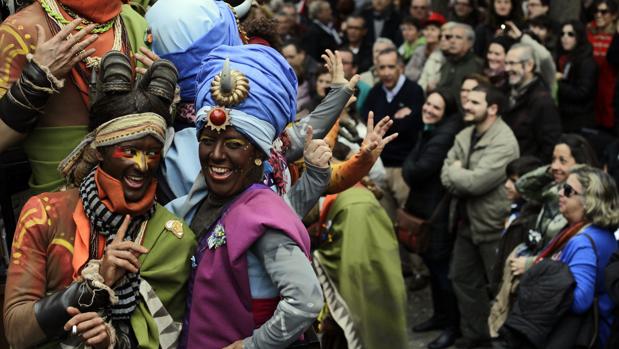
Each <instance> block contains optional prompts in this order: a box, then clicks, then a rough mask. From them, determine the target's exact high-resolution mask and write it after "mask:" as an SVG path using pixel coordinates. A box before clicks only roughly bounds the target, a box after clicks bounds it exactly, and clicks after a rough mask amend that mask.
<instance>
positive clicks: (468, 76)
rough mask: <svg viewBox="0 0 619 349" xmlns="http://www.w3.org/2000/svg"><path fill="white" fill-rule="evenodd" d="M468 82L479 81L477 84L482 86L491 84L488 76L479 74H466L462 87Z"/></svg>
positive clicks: (461, 82)
mask: <svg viewBox="0 0 619 349" xmlns="http://www.w3.org/2000/svg"><path fill="white" fill-rule="evenodd" d="M466 80H475V81H477V84H479V85H481V84H490V79H488V77H487V76H485V75H482V74H479V73H470V74H466V75H465V76H464V77H463V78H462V81H460V86H462V84H463V83H464V82H465V81H466Z"/></svg>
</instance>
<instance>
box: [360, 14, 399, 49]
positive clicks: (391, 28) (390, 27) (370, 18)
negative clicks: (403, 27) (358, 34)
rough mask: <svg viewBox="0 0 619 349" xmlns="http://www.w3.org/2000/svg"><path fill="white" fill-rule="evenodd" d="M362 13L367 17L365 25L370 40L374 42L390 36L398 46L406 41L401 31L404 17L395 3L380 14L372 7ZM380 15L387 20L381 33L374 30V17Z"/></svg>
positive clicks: (366, 37) (367, 38)
mask: <svg viewBox="0 0 619 349" xmlns="http://www.w3.org/2000/svg"><path fill="white" fill-rule="evenodd" d="M361 15H362V16H363V18H364V19H365V27H366V28H367V30H368V33H367V34H366V36H365V39H366V40H367V41H368V42H372V43H373V42H375V41H376V39H378V38H388V39H391V41H393V43H394V44H395V46H396V47H399V46H400V45H401V44H402V42H403V41H404V39H403V38H402V32H401V31H400V21H401V20H402V19H401V18H400V15H399V14H398V12H397V11H396V10H395V8H394V7H393V5H391V6H390V7H389V8H388V9H386V10H385V11H384V13H383V14H382V15H380V16H377V15H376V14H375V13H374V10H373V9H372V8H368V9H365V10H364V11H363V12H361ZM379 17H380V18H382V19H384V21H385V22H384V24H383V30H382V31H381V32H380V33H376V32H375V31H374V18H379Z"/></svg>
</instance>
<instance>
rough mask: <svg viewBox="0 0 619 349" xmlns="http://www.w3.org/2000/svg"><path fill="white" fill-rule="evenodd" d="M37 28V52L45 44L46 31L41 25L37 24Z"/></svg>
mask: <svg viewBox="0 0 619 349" xmlns="http://www.w3.org/2000/svg"><path fill="white" fill-rule="evenodd" d="M35 28H36V30H37V46H36V48H35V50H36V49H38V48H39V46H41V45H42V44H43V43H44V42H45V30H43V27H42V26H41V25H40V24H36V25H35Z"/></svg>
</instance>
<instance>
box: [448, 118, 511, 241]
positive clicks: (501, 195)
mask: <svg viewBox="0 0 619 349" xmlns="http://www.w3.org/2000/svg"><path fill="white" fill-rule="evenodd" d="M474 130H475V126H469V127H467V128H465V129H464V130H462V131H460V133H458V134H457V135H456V139H455V142H454V145H453V147H452V148H451V149H450V150H449V152H448V153H447V158H446V159H445V162H444V163H443V168H442V170H441V181H442V183H443V185H444V186H445V189H447V191H448V192H449V193H450V194H452V200H451V203H450V210H449V229H450V231H453V228H454V227H455V224H456V222H455V220H456V218H457V212H456V208H457V207H458V202H459V201H463V202H462V204H463V205H464V210H465V212H466V216H467V219H468V221H469V227H470V231H471V234H472V236H471V238H472V239H473V241H474V242H484V241H494V240H498V239H499V238H500V236H501V231H502V229H503V228H504V222H505V218H506V217H507V215H508V213H509V208H510V204H509V200H508V199H507V196H506V194H505V189H504V188H503V184H504V183H505V180H506V175H505V166H507V164H508V163H509V162H510V161H512V160H514V159H517V158H518V157H519V156H520V151H519V148H518V141H517V140H516V137H515V136H514V133H513V132H512V130H511V129H510V128H509V126H507V124H506V123H505V122H504V121H503V120H502V119H501V118H498V119H497V120H496V121H495V122H494V124H492V126H490V128H489V129H488V130H486V132H484V134H483V135H482V136H481V138H480V139H479V140H478V141H477V143H476V144H475V145H474V146H473V149H472V152H471V136H472V134H473V131H474ZM469 153H470V154H469ZM456 161H460V162H461V163H462V167H457V166H452V164H453V163H454V162H456ZM467 162H468V165H467Z"/></svg>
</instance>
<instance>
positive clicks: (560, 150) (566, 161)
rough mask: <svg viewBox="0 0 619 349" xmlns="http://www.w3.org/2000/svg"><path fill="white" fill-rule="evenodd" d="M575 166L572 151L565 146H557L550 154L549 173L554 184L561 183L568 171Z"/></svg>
mask: <svg viewBox="0 0 619 349" xmlns="http://www.w3.org/2000/svg"><path fill="white" fill-rule="evenodd" d="M574 165H576V159H574V157H573V156H572V151H571V150H570V147H568V146H567V144H557V145H555V149H554V151H553V152H552V163H551V164H550V173H552V177H553V178H554V179H555V182H556V183H561V182H563V181H564V180H565V179H566V178H567V175H568V173H569V172H570V169H571V168H572V167H574Z"/></svg>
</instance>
